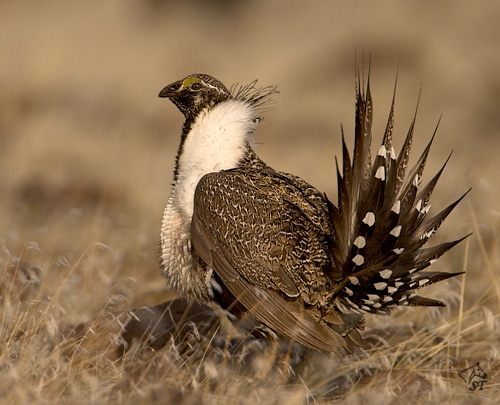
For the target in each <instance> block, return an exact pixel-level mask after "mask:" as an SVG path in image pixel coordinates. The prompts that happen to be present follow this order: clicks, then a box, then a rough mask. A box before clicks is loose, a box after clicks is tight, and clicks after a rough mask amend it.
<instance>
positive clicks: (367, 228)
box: [329, 74, 469, 314]
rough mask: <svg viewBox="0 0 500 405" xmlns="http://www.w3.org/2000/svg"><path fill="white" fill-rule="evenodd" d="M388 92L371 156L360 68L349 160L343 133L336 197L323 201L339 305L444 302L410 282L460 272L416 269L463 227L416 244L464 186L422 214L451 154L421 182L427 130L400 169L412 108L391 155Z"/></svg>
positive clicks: (383, 307)
mask: <svg viewBox="0 0 500 405" xmlns="http://www.w3.org/2000/svg"><path fill="white" fill-rule="evenodd" d="M363 87H364V86H363ZM395 92H396V88H395V89H394V95H393V99H392V103H391V108H390V112H389V117H388V120H387V126H386V130H385V133H384V137H383V140H382V144H381V146H380V148H379V149H378V152H377V155H376V157H375V158H374V159H373V163H372V159H371V156H370V149H371V139H372V134H371V126H372V114H373V105H372V100H371V93H370V82H369V79H368V80H367V84H366V88H362V86H361V84H360V78H359V74H358V81H357V86H356V122H355V141H354V145H355V146H354V153H353V158H352V163H351V157H350V155H349V151H348V149H347V146H346V143H345V140H344V135H343V133H342V149H343V152H342V161H341V163H340V164H339V162H338V161H337V180H338V204H337V206H335V205H334V204H331V203H330V204H329V207H330V212H331V217H332V222H333V225H334V229H335V234H336V235H337V240H336V244H335V248H334V257H335V260H336V262H337V263H336V264H337V266H338V267H339V268H341V269H342V270H343V274H344V276H345V277H344V279H343V280H342V281H341V282H340V284H339V287H338V289H337V293H336V300H337V301H336V302H337V303H338V304H339V305H338V307H339V308H341V310H342V308H343V311H344V312H346V313H348V312H356V313H380V314H385V313H388V312H390V310H391V308H393V307H395V306H398V305H418V306H443V305H445V304H444V303H443V302H441V301H438V300H434V299H430V298H425V297H421V296H419V295H418V294H417V293H416V290H417V289H419V288H422V287H425V286H428V285H430V284H433V283H436V282H439V281H443V280H446V279H448V278H450V277H453V276H456V275H458V274H461V273H445V272H435V271H423V270H424V269H426V268H427V267H428V266H429V265H431V264H432V263H433V262H434V261H435V260H437V259H438V258H439V257H440V256H441V255H442V254H444V253H445V252H446V251H448V250H449V249H451V248H452V247H453V246H455V245H456V244H458V243H459V242H461V241H462V240H463V239H465V238H466V237H467V236H469V235H467V236H465V237H463V238H460V239H457V240H455V241H452V242H447V243H442V244H439V245H436V246H433V247H428V248H423V246H424V245H425V243H426V242H428V241H429V239H431V237H432V236H433V235H434V233H435V232H436V231H437V230H438V229H439V227H440V225H441V224H442V223H443V221H444V220H445V219H446V217H447V216H448V215H449V214H450V213H451V211H452V210H453V209H454V208H455V206H456V205H457V204H458V203H459V202H460V201H461V200H462V198H463V197H464V196H465V195H466V194H467V193H468V191H467V192H466V193H465V194H464V195H462V196H461V197H460V198H458V199H457V200H456V201H454V202H453V203H451V204H450V205H449V206H448V207H446V208H444V209H443V210H442V211H440V212H439V213H437V214H436V215H434V216H432V217H428V215H427V214H428V211H429V209H430V204H429V200H430V197H431V195H432V192H433V191H434V188H435V186H436V184H437V182H438V180H439V178H440V176H441V174H442V172H443V170H444V168H445V166H446V163H447V162H448V160H449V157H450V156H451V154H450V156H448V158H447V159H446V162H445V163H444V165H443V167H442V168H441V169H440V170H439V171H438V172H437V173H436V175H434V177H433V178H432V179H431V180H430V181H429V182H428V183H427V184H426V185H425V186H423V187H421V184H420V183H421V178H422V174H423V171H424V168H425V164H426V161H427V157H428V154H429V151H430V148H431V145H432V142H433V140H434V137H435V133H436V131H434V134H433V135H432V137H431V139H430V141H429V143H428V145H427V146H426V148H425V149H424V151H423V152H422V154H421V155H420V157H419V159H418V161H417V162H416V164H415V165H414V166H413V167H412V168H411V170H409V172H408V173H407V169H408V161H409V156H410V150H411V145H412V141H413V133H414V127H415V120H416V115H417V114H416V113H417V112H416V111H415V115H414V118H413V120H412V122H411V124H410V127H409V129H408V133H407V135H406V139H405V141H404V144H403V146H402V148H401V150H400V152H399V154H398V155H397V156H396V153H395V151H394V148H393V145H392V135H393V127H394V103H395ZM419 98H420V96H419ZM417 108H418V103H417ZM436 130H437V126H436ZM339 166H340V168H339Z"/></svg>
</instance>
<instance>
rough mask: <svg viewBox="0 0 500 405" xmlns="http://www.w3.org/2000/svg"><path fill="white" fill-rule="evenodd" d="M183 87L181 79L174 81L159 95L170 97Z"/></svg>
mask: <svg viewBox="0 0 500 405" xmlns="http://www.w3.org/2000/svg"><path fill="white" fill-rule="evenodd" d="M181 87H182V81H181V80H179V81H177V82H174V83H170V84H169V85H168V86H166V87H164V88H163V89H162V91H160V94H158V97H162V98H170V97H172V96H174V95H175V94H177V93H178V91H179V89H180V88H181Z"/></svg>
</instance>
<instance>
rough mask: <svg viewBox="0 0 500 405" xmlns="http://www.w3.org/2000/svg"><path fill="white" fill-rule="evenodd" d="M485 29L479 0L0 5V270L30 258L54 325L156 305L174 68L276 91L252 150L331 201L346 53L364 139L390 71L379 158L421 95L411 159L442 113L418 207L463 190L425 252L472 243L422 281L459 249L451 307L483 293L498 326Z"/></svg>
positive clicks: (491, 67)
mask: <svg viewBox="0 0 500 405" xmlns="http://www.w3.org/2000/svg"><path fill="white" fill-rule="evenodd" d="M499 21H500V3H499V2H495V1H476V2H473V1H466V0H453V1H451V0H449V1H439V2H437V1H431V0H428V1H392V0H385V1H308V2H306V1H300V2H299V1H265V0H258V1H240V2H238V1H224V0H218V1H201V0H200V1H195V0H191V1H184V2H180V1H165V2H162V1H159V0H157V1H154V0H149V1H140V0H128V1H118V0H115V1H85V2H83V1H81V2H77V1H43V2H42V1H11V0H4V1H2V2H1V3H0V248H2V250H1V252H0V260H2V262H1V263H4V264H5V263H7V262H8V261H9V260H14V259H15V258H16V257H21V258H22V259H23V260H26V261H28V262H31V263H35V264H37V265H38V266H40V267H41V268H42V269H43V280H44V281H45V284H46V287H45V288H46V291H48V294H49V295H50V291H51V287H50V286H51V283H53V284H54V285H56V287H54V288H55V289H57V288H59V286H61V285H62V287H60V289H59V290H57V294H59V295H58V299H59V300H60V304H61V307H62V308H64V310H60V313H58V314H57V317H56V318H57V320H59V319H66V320H68V322H76V321H86V320H89V319H92V318H93V317H94V316H95V315H96V314H98V313H100V311H102V308H103V306H104V305H109V306H111V307H112V308H114V309H126V308H128V307H131V306H137V305H146V304H153V303H158V302H161V301H162V300H164V299H165V297H166V296H167V292H166V291H165V288H164V286H163V281H162V279H161V276H160V273H159V270H158V265H157V244H158V240H159V236H158V235H159V230H160V221H161V217H162V211H163V207H164V205H165V203H166V201H167V198H168V196H169V192H170V184H171V181H172V174H171V173H172V169H173V163H174V158H175V154H176V151H177V145H178V140H179V134H180V127H181V124H182V121H183V119H182V116H181V114H180V113H179V112H178V111H177V110H176V109H175V107H174V106H173V105H171V104H170V103H169V102H167V101H165V100H163V99H159V98H157V94H158V92H159V91H160V90H161V89H162V88H163V87H164V86H165V85H167V84H168V83H170V82H172V81H174V80H178V79H180V78H182V77H184V76H186V75H187V74H189V73H208V74H211V75H213V76H215V77H217V78H218V79H220V80H221V81H222V82H224V83H225V84H226V85H228V86H229V85H231V84H233V83H236V82H239V83H243V84H244V83H248V82H250V81H252V80H254V79H259V83H260V84H262V85H269V84H277V85H278V87H279V89H280V94H279V95H277V96H276V97H275V104H274V108H273V109H272V110H271V111H268V112H267V114H266V119H265V120H264V121H263V123H262V124H261V126H260V128H259V130H258V132H257V135H256V136H257V141H258V143H259V145H258V146H257V152H258V153H259V155H260V156H261V157H262V158H263V159H264V160H265V161H266V162H267V163H269V164H270V165H271V166H273V167H274V168H276V169H278V170H282V171H288V172H292V173H294V174H297V175H299V176H301V177H303V178H304V179H306V180H307V181H309V182H310V183H312V184H314V185H315V186H317V187H318V188H319V189H321V190H324V191H326V192H327V194H328V195H329V196H330V198H332V199H333V200H334V201H335V198H336V180H335V172H334V169H335V161H334V156H335V155H339V154H340V123H343V126H344V130H345V132H346V134H347V140H348V142H349V145H351V144H352V133H353V123H354V66H355V59H356V60H357V63H358V65H360V66H364V69H365V73H366V71H367V70H368V59H371V87H372V95H373V99H374V105H375V124H374V136H375V143H378V142H379V140H380V137H381V135H382V131H383V128H384V125H385V123H386V119H387V113H388V110H389V106H390V102H391V97H392V91H393V86H394V82H395V78H396V75H397V74H398V84H397V87H398V88H397V96H396V134H395V143H396V146H400V145H401V144H402V141H403V137H404V135H405V134H406V130H407V128H408V126H409V124H410V121H411V118H412V115H413V111H414V109H415V105H416V102H417V98H418V95H419V91H420V88H421V87H422V95H421V100H420V105H419V111H418V119H417V126H416V140H415V142H414V160H413V161H415V160H416V157H415V156H417V155H418V153H419V152H420V151H421V150H422V148H423V146H424V145H425V143H426V142H427V141H428V139H429V138H430V137H431V135H432V133H433V130H434V127H435V125H436V123H437V122H438V121H439V118H440V117H441V115H442V119H441V123H440V126H439V131H438V136H437V138H436V140H435V142H434V147H433V150H432V151H431V154H430V158H429V161H428V168H427V171H426V174H427V176H426V177H425V178H427V179H429V178H430V175H431V174H433V173H434V172H435V171H436V170H437V169H438V168H439V167H440V166H441V164H442V163H443V162H444V161H445V159H446V157H447V155H448V153H449V152H450V151H451V150H454V153H453V156H452V159H451V161H450V162H449V164H448V167H447V169H446V171H445V173H444V175H443V177H442V179H441V181H440V184H439V185H438V188H437V191H436V193H435V196H434V199H433V204H434V207H436V208H440V207H443V206H444V205H445V204H447V203H448V202H451V201H452V200H453V199H454V198H457V197H458V196H459V195H461V194H462V193H463V192H464V191H466V190H467V189H468V188H469V187H473V190H472V193H470V194H469V195H468V196H467V197H466V199H465V200H464V202H463V203H462V204H461V205H460V206H459V207H458V208H457V210H456V212H454V213H453V214H452V215H451V216H450V218H449V220H448V221H447V222H446V223H445V225H444V226H443V232H442V233H441V236H438V239H437V240H442V239H444V238H456V237H459V236H462V235H464V234H467V233H469V232H471V231H474V232H475V235H474V236H473V237H472V238H471V239H470V241H469V242H467V243H468V244H467V245H465V244H462V245H461V246H460V247H458V248H456V250H454V251H453V252H452V253H449V254H448V255H447V256H446V259H444V260H443V264H442V265H441V267H439V266H438V269H440V270H441V269H442V270H451V271H453V270H457V271H458V270H460V269H462V266H463V261H464V256H465V255H466V254H468V255H469V259H468V260H469V261H468V264H467V268H468V269H469V273H468V275H467V277H468V279H467V280H468V283H467V285H466V288H465V297H464V298H465V301H464V302H465V307H466V308H467V307H471V306H473V305H474V304H475V303H476V302H477V300H478V299H479V298H480V297H482V299H484V300H485V301H484V302H485V303H488V302H489V303H490V304H491V306H492V311H493V313H494V314H495V316H497V315H496V314H498V307H497V304H498V302H495V298H494V297H495V295H496V296H497V299H500V298H499V297H500V296H499V295H498V291H496V290H495V288H497V287H495V284H496V283H497V282H498V268H497V263H498V259H499V258H498V242H497V234H498V232H499V230H500V226H499V210H500V202H499V196H500V193H499V187H500V170H499V169H500V159H499V157H498V155H499V151H500V39H499V38H500V23H499ZM363 55H364V63H363ZM434 212H437V211H434ZM478 240H480V241H481V242H482V245H481V244H479V243H478ZM29 242H36V243H35V244H33V243H29ZM96 242H99V243H100V244H104V245H106V246H107V247H110V248H111V249H107V248H106V246H103V245H100V244H99V245H96ZM482 247H484V249H485V250H483V251H481V249H482ZM99 248H101V249H99ZM89 252H90V253H89ZM487 262H489V263H487ZM82 263H83V264H84V265H82ZM80 265H82V266H81V267H79V266H80ZM488 266H490V267H489V268H490V269H491V270H492V271H494V276H495V277H496V279H493V280H492V276H493V274H492V273H491V272H490V273H489V274H488V272H487V270H486V269H487V268H488ZM128 278H130V280H129V279H128ZM58 280H59V281H58ZM61 280H63V281H61ZM61 283H62V284H61ZM452 286H454V287H453V288H454V289H455V291H456V292H457V293H459V288H458V287H457V285H456V284H452ZM434 291H440V290H439V289H437V290H434ZM495 291H496V293H495ZM492 292H493V294H492V295H493V297H492V296H491V295H489V293H492ZM110 297H111V298H110ZM117 297H119V298H120V297H121V298H120V299H118V298H117ZM485 297H486V298H485ZM488 297H489V298H488ZM437 298H439V294H438V297H437Z"/></svg>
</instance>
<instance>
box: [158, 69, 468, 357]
mask: <svg viewBox="0 0 500 405" xmlns="http://www.w3.org/2000/svg"><path fill="white" fill-rule="evenodd" d="M356 72H357V74H356V80H355V89H356V90H355V135H354V150H353V158H352V160H351V157H350V153H349V150H348V148H347V146H346V141H345V136H344V131H343V128H342V127H341V135H342V136H341V138H342V157H341V159H338V160H337V159H336V170H335V171H336V173H335V172H334V173H333V175H332V177H336V179H337V189H338V201H337V203H336V204H334V203H333V202H332V201H330V200H329V199H328V197H327V196H326V194H325V193H323V192H320V191H319V190H317V189H316V188H315V187H313V186H312V185H310V184H309V183H307V182H306V181H304V180H302V179H301V178H299V177H298V176H295V175H292V174H288V173H284V172H280V171H277V170H275V169H273V168H271V167H270V166H269V165H267V164H266V163H264V162H263V161H262V160H261V159H260V158H259V157H258V156H257V154H256V152H255V151H254V149H253V146H254V140H253V139H254V138H253V137H254V133H255V131H256V129H257V127H258V124H259V123H260V122H261V120H262V118H263V117H262V115H263V113H264V112H265V111H266V110H267V109H268V108H269V103H270V102H272V100H273V96H274V95H275V94H276V93H278V90H277V87H276V86H264V87H260V86H259V85H258V82H257V81H253V82H251V83H249V84H247V85H234V86H232V87H231V88H230V89H228V88H227V87H226V86H225V85H224V84H223V83H222V82H220V81H219V80H217V79H215V78H214V77H212V76H210V75H207V74H190V75H188V76H186V77H185V78H183V79H181V80H178V81H175V82H173V83H171V84H169V85H167V86H166V87H164V88H163V89H162V90H161V91H160V93H159V97H162V98H168V99H169V100H170V101H171V102H172V103H173V104H174V105H175V106H176V107H177V108H178V110H179V111H180V112H181V113H182V114H183V115H184V119H185V120H184V124H183V126H182V132H181V135H180V144H179V148H178V151H177V156H176V160H175V168H174V172H173V185H172V191H171V195H170V197H169V199H168V203H167V205H166V208H165V211H164V214H163V219H162V226H161V235H160V266H161V271H162V273H163V276H164V278H165V281H166V284H167V287H168V288H169V289H171V290H173V291H175V292H176V293H177V294H178V295H179V296H181V297H183V298H186V299H190V300H193V301H197V302H202V303H211V304H214V303H215V304H217V305H219V306H220V307H221V308H223V309H224V310H225V311H227V312H228V313H229V314H231V315H232V316H233V317H235V318H237V319H239V318H241V317H244V316H250V317H252V318H253V319H255V320H256V321H257V322H258V323H259V324H261V325H263V327H264V328H265V329H266V330H268V331H270V333H272V334H273V336H275V337H276V336H281V337H287V338H289V339H291V340H293V341H295V342H298V343H300V344H302V345H303V346H306V347H307V348H311V349H315V350H320V351H327V352H338V351H339V350H340V349H341V348H344V349H347V350H348V351H353V350H355V349H356V348H357V347H359V346H361V345H362V344H363V339H362V335H361V333H360V332H361V331H362V330H363V328H364V326H365V315H367V314H382V315H385V314H389V313H390V312H391V310H392V309H394V308H395V307H397V306H405V305H406V306H445V303H443V302H442V301H439V300H436V299H432V298H426V297H423V296H421V295H419V294H418V292H417V290H418V289H420V288H422V287H426V286H428V285H430V284H433V283H436V282H439V281H442V280H446V279H448V278H450V277H453V276H456V275H458V274H462V272H455V273H448V272H442V271H430V270H425V269H426V268H427V267H428V266H429V265H431V264H432V263H434V262H435V261H436V260H437V259H438V258H439V257H440V256H441V255H442V254H443V253H445V252H447V251H448V250H449V249H451V248H452V247H454V246H455V245H457V244H458V243H459V242H461V241H462V240H463V239H465V238H466V237H467V236H469V235H466V236H464V237H461V238H459V239H456V240H453V241H448V242H442V243H439V244H437V245H435V246H431V247H428V246H427V242H428V241H429V240H430V239H431V238H432V236H433V235H434V234H435V233H436V231H437V230H438V228H439V227H440V225H441V224H442V223H443V221H444V220H445V219H446V217H447V216H448V215H449V214H450V212H451V211H452V210H453V209H454V208H455V207H456V205H457V204H458V203H459V202H460V201H461V200H462V199H463V198H464V196H465V195H466V194H467V193H468V191H466V192H465V193H463V194H462V195H461V196H460V197H458V198H457V199H456V200H455V201H454V202H452V203H451V204H449V205H448V206H447V207H446V208H444V209H442V210H441V211H439V212H438V213H436V214H435V215H430V213H429V210H430V208H431V204H430V203H429V199H430V197H431V194H432V193H433V190H434V187H435V185H436V183H437V182H438V180H439V178H440V176H441V173H442V172H443V170H444V168H445V166H446V164H447V162H448V160H449V158H450V156H451V154H450V156H448V158H447V159H446V161H445V163H444V164H443V166H442V167H441V169H440V170H439V171H438V172H437V173H436V174H435V175H434V176H433V177H432V179H431V180H430V181H429V182H428V183H426V184H425V185H422V173H423V170H424V166H425V164H426V160H427V157H428V154H429V150H430V148H431V145H432V142H433V140H434V136H435V133H436V131H434V134H433V135H432V137H431V139H430V141H429V143H428V145H427V146H426V147H425V149H424V150H423V152H422V154H421V155H420V158H419V159H418V161H417V162H416V163H415V164H414V166H413V167H411V168H409V164H408V160H409V155H410V149H411V145H412V140H413V134H414V125H415V119H416V112H415V116H414V118H413V120H412V122H411V124H410V127H409V130H408V133H407V135H406V138H405V140H404V143H403V145H402V147H401V149H400V151H399V153H398V154H396V152H395V149H394V146H393V127H394V105H395V93H396V86H394V95H393V98H392V103H391V107H390V112H389V117H388V122H387V126H386V129H385V133H384V135H383V139H382V142H381V144H380V147H379V149H378V150H377V152H376V155H375V157H374V158H373V159H372V156H371V143H372V132H371V127H372V120H373V103H372V97H371V91H370V77H369V74H368V78H367V79H365V78H364V75H361V74H360V71H359V68H358V69H357V70H356ZM396 81H397V80H396ZM419 97H420V96H419ZM417 107H418V103H417ZM436 130H437V126H436Z"/></svg>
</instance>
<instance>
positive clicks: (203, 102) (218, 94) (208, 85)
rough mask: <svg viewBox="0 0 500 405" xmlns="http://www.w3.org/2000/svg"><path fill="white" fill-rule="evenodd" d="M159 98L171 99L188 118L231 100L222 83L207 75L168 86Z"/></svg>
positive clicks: (200, 75) (196, 75)
mask: <svg viewBox="0 0 500 405" xmlns="http://www.w3.org/2000/svg"><path fill="white" fill-rule="evenodd" d="M158 97H166V98H169V99H170V100H171V101H172V103H174V104H175V105H176V106H177V108H178V109H179V111H180V112H181V113H182V114H184V116H185V117H186V118H193V117H195V116H196V115H198V113H199V112H200V111H202V110H203V109H205V108H210V107H213V106H215V105H216V104H218V103H220V102H222V101H225V100H227V99H229V98H231V93H230V92H229V90H228V89H227V88H226V86H224V85H223V84H222V83H221V82H220V81H218V80H217V79H215V78H213V77H212V76H209V75H205V74H192V75H189V76H187V77H185V78H184V79H182V80H178V81H176V82H173V83H171V84H169V85H168V86H166V87H165V88H164V89H163V90H162V91H160V94H158Z"/></svg>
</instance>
